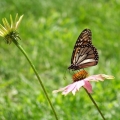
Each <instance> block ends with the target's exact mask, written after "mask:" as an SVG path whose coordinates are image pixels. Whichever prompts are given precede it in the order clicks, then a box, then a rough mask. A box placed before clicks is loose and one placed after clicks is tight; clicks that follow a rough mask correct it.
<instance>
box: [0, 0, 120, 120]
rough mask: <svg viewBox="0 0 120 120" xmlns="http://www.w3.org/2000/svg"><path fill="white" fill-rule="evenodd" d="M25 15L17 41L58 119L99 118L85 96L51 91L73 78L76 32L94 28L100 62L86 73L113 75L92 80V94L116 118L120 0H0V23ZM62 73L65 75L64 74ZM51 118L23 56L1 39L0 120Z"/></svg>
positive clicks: (119, 107) (108, 116)
mask: <svg viewBox="0 0 120 120" xmlns="http://www.w3.org/2000/svg"><path fill="white" fill-rule="evenodd" d="M16 13H18V14H19V15H22V14H24V18H23V20H22V22H21V24H20V27H19V34H20V36H21V39H22V40H21V41H19V42H20V44H21V45H22V46H23V48H24V49H25V51H26V52H27V53H28V55H29V56H30V58H31V60H32V62H33V63H34V65H35V67H36V69H37V70H38V73H39V75H40V76H41V79H42V81H43V84H44V86H45V88H46V90H47V92H48V95H49V97H50V99H51V101H52V103H53V105H54V108H55V110H56V113H57V115H58V118H59V120H102V118H101V116H100V115H99V113H98V111H97V110H96V108H95V106H94V105H93V103H92V102H91V100H90V99H89V97H88V95H87V94H86V92H85V91H84V89H81V90H80V91H79V92H78V93H77V94H76V95H75V96H73V95H72V94H69V95H68V96H66V97H64V96H62V95H61V93H58V94H52V91H53V90H54V89H58V88H60V87H64V86H66V85H68V84H70V83H71V82H72V78H71V76H72V74H73V72H69V71H68V70H67V67H68V66H69V65H70V59H71V54H72V50H73V46H74V44H75V41H76V39H77V37H78V36H79V34H80V32H81V31H82V30H83V29H85V28H89V29H91V31H92V39H93V44H94V46H95V47H96V48H97V49H98V52H99V63H98V65H97V66H95V67H90V68H87V69H86V70H87V71H88V72H89V74H91V75H92V74H99V73H104V74H110V75H114V76H115V79H114V80H106V81H104V82H98V83H92V85H93V93H92V96H93V98H94V100H95V101H96V102H97V104H98V106H99V107H100V109H101V111H102V112H103V114H104V115H105V117H106V119H107V120H119V119H120V80H119V76H120V63H119V62H120V1H119V0H116V1H115V0H97V1H96V0H74V1H73V0H66V1H65V0H34V1H30V0H0V23H2V18H3V17H6V18H7V19H9V15H10V14H12V15H13V17H15V15H16ZM64 76H65V77H66V78H64ZM54 119H55V117H54V115H53V112H52V111H51V108H50V106H49V104H48V102H47V100H46V98H45V96H44V93H43V91H42V89H41V86H40V85H39V83H38V80H37V79H36V76H35V74H34V72H33V70H32V69H31V68H30V66H29V64H28V62H27V60H26V59H25V57H24V56H23V55H22V53H21V52H20V51H19V50H18V48H17V47H16V46H15V45H14V44H13V43H12V44H10V45H8V44H6V43H5V41H4V40H3V39H2V38H0V120H54Z"/></svg>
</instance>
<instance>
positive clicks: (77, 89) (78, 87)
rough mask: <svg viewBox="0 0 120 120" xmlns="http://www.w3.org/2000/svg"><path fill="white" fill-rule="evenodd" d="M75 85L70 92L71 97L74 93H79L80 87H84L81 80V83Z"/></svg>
mask: <svg viewBox="0 0 120 120" xmlns="http://www.w3.org/2000/svg"><path fill="white" fill-rule="evenodd" d="M75 83H76V87H75V88H74V89H73V90H72V94H73V95H75V93H76V92H77V91H79V89H80V88H81V87H82V86H84V84H85V83H84V81H83V80H81V81H78V82H75Z"/></svg>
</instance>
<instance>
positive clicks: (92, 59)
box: [68, 29, 99, 70]
mask: <svg viewBox="0 0 120 120" xmlns="http://www.w3.org/2000/svg"><path fill="white" fill-rule="evenodd" d="M98 59H99V56H98V52H97V49H96V48H95V47H94V46H93V45H92V33H91V31H90V30H89V29H84V30H83V31H82V33H81V34H80V35H79V37H78V39H77V41H76V43H75V46H74V50H73V53H72V57H71V65H70V66H69V67H68V69H72V70H79V69H82V68H87V67H90V66H94V65H97V63H98Z"/></svg>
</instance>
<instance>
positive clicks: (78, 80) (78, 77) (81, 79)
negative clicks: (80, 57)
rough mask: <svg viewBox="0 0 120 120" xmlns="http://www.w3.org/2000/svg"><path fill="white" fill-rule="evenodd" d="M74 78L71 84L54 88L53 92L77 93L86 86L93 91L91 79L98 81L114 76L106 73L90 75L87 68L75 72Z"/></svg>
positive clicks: (90, 91) (89, 90)
mask: <svg viewBox="0 0 120 120" xmlns="http://www.w3.org/2000/svg"><path fill="white" fill-rule="evenodd" d="M72 78H73V83H72V84H69V85H67V86H66V87H63V88H60V89H58V90H54V91H53V93H57V92H62V94H63V95H67V94H68V93H70V92H72V94H73V95H75V93H76V92H77V91H79V89H80V88H81V87H84V88H85V89H86V90H87V91H88V92H89V93H92V85H91V84H90V81H95V82H98V81H104V80H105V79H113V78H114V77H113V76H111V75H105V74H98V75H92V76H89V77H88V73H87V72H86V71H85V70H81V71H79V72H77V73H75V74H74V75H73V76H72Z"/></svg>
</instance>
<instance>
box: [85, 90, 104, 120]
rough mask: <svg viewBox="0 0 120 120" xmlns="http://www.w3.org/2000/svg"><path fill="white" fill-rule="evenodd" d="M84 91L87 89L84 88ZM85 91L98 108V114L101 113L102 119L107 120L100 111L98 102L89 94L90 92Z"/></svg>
mask: <svg viewBox="0 0 120 120" xmlns="http://www.w3.org/2000/svg"><path fill="white" fill-rule="evenodd" d="M84 89H85V88H84ZM85 91H86V92H87V94H88V96H89V97H90V99H91V100H92V102H93V104H94V105H95V106H96V108H97V110H98V112H99V113H100V115H101V117H102V118H103V120H106V119H105V117H104V115H103V114H102V112H101V111H100V109H99V107H98V105H97V103H96V102H95V101H94V99H93V98H92V96H91V94H90V93H88V91H87V90H86V89H85Z"/></svg>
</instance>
